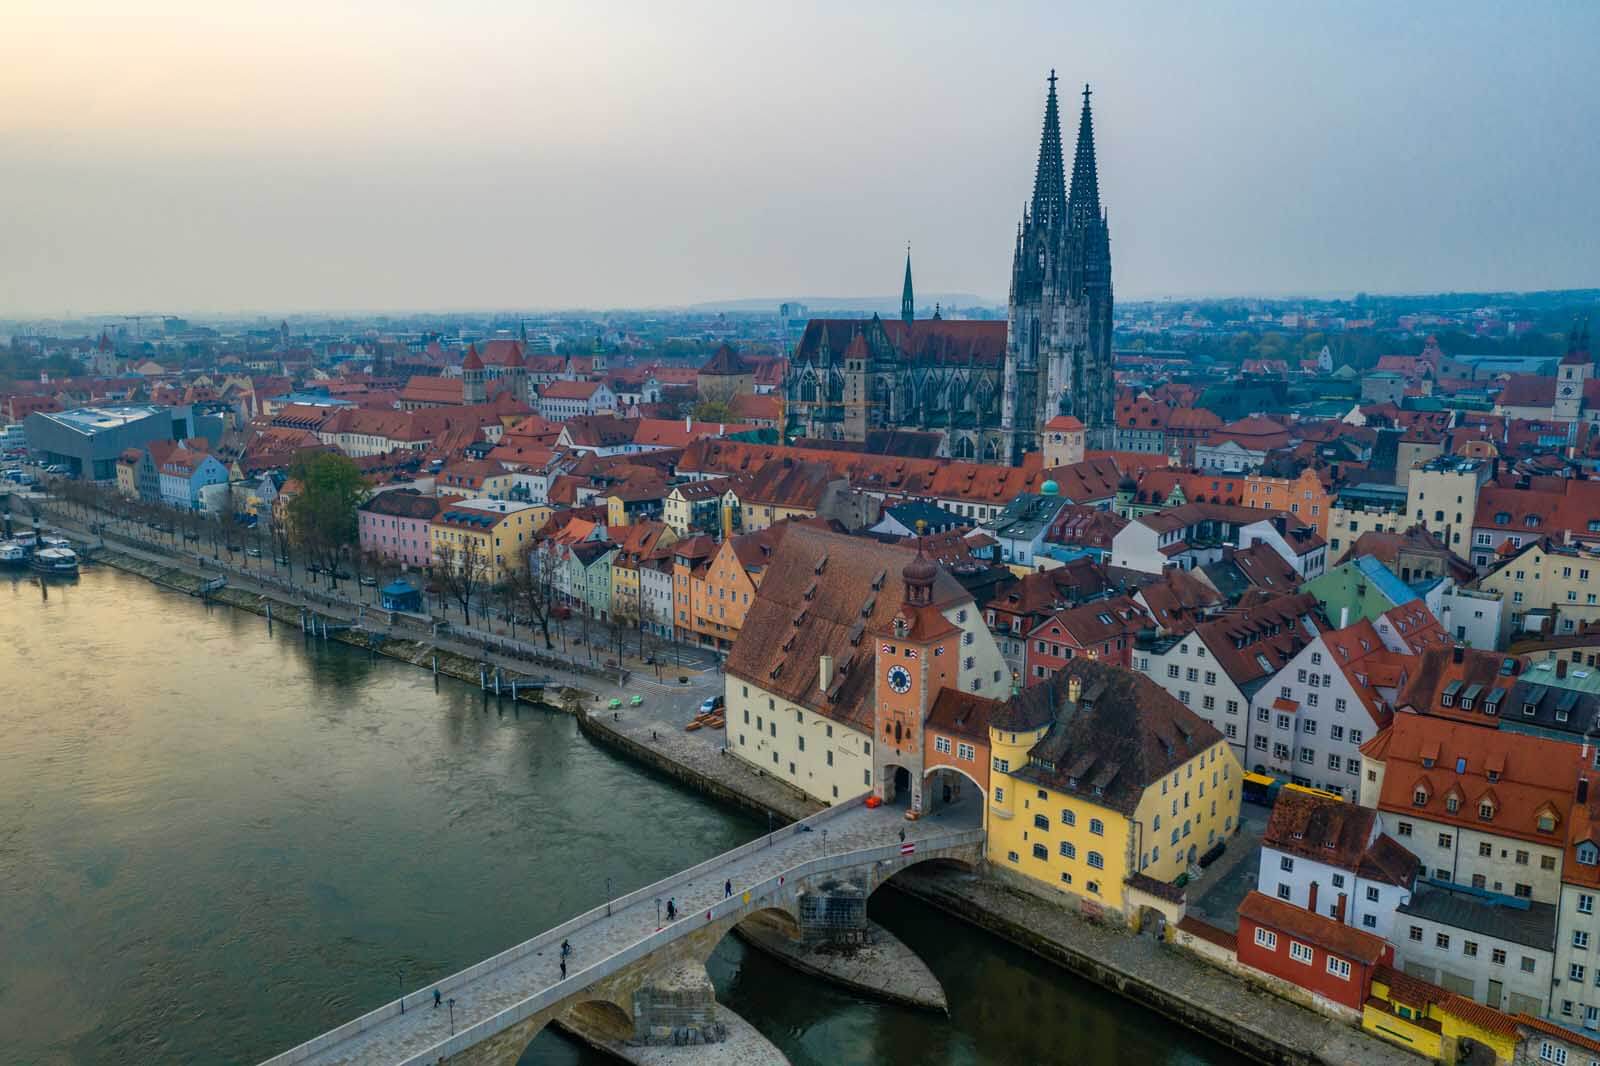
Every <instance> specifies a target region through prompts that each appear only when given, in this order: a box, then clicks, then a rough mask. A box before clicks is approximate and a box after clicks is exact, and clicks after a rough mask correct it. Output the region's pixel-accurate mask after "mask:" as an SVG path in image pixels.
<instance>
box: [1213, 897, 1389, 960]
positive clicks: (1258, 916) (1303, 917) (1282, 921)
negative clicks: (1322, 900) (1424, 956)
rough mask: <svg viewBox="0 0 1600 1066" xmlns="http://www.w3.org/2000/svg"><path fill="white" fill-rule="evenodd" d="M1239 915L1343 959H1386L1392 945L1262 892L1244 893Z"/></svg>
mask: <svg viewBox="0 0 1600 1066" xmlns="http://www.w3.org/2000/svg"><path fill="white" fill-rule="evenodd" d="M1239 917H1240V918H1246V919H1249V920H1250V921H1252V922H1254V923H1255V924H1257V925H1261V926H1265V927H1266V928H1268V929H1273V930H1276V931H1278V932H1282V933H1287V934H1288V935H1289V936H1291V937H1293V938H1294V939H1296V940H1301V941H1305V942H1306V943H1310V944H1315V945H1316V946H1318V947H1320V948H1322V949H1323V950H1325V951H1330V952H1332V953H1333V954H1335V955H1338V956H1339V957H1340V958H1343V959H1349V960H1353V961H1357V962H1362V963H1366V964H1367V965H1369V966H1370V965H1372V964H1373V963H1376V962H1378V961H1380V960H1381V959H1383V957H1384V953H1385V952H1386V951H1387V950H1388V948H1389V944H1388V941H1386V940H1384V939H1383V938H1382V937H1379V936H1374V935H1372V934H1371V933H1365V932H1362V931H1361V930H1360V929H1356V928H1353V927H1351V926H1348V925H1345V924H1344V923H1343V922H1339V921H1335V920H1334V919H1332V918H1328V917H1325V916H1323V915H1321V914H1314V913H1312V912H1311V911H1308V910H1306V909H1304V908H1303V907H1296V906H1295V905H1294V904H1293V903H1288V902H1285V901H1284V900H1281V899H1274V898H1273V897H1271V896H1265V895H1262V894H1261V893H1260V892H1251V893H1250V894H1249V895H1247V896H1245V898H1244V902H1242V903H1240V904H1239Z"/></svg>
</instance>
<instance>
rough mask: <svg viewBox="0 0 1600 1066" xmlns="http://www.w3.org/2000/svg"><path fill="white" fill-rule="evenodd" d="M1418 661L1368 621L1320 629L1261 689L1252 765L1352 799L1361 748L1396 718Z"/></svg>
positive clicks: (1254, 722) (1254, 713) (1252, 739)
mask: <svg viewBox="0 0 1600 1066" xmlns="http://www.w3.org/2000/svg"><path fill="white" fill-rule="evenodd" d="M1411 665H1412V663H1411V657H1410V656H1409V655H1406V654H1401V653H1397V652H1395V651H1392V650H1390V649H1389V648H1388V647H1387V646H1386V645H1385V644H1384V642H1383V638H1382V637H1381V636H1380V635H1379V633H1378V631H1377V629H1376V628H1375V627H1374V626H1373V624H1372V623H1371V622H1368V621H1366V620H1365V619H1363V620H1361V621H1359V622H1356V623H1354V624H1352V625H1350V626H1347V627H1345V628H1343V629H1336V630H1330V631H1325V632H1322V633H1319V634H1317V635H1316V636H1315V637H1314V638H1312V639H1311V641H1310V642H1308V643H1307V644H1306V646H1305V647H1304V648H1302V649H1301V650H1300V651H1299V652H1298V653H1296V654H1295V656H1294V658H1292V659H1290V660H1289V662H1288V663H1287V664H1285V666H1284V667H1283V669H1282V670H1280V671H1279V672H1278V675H1277V676H1276V677H1275V678H1273V680H1272V682H1271V683H1270V684H1268V685H1267V686H1265V687H1263V688H1262V689H1261V690H1260V691H1258V692H1257V693H1256V695H1255V698H1254V700H1253V701H1252V705H1251V722H1250V757H1249V764H1250V766H1251V767H1252V768H1253V769H1255V770H1256V772H1258V773H1268V774H1272V775H1273V776H1275V777H1278V778H1282V779H1288V780H1292V781H1293V782H1294V783H1295V784H1299V785H1309V786H1312V787H1315V788H1322V789H1327V790H1328V791H1330V792H1337V793H1340V794H1341V795H1343V796H1345V797H1347V798H1352V799H1353V798H1354V797H1355V796H1356V795H1357V793H1358V792H1359V791H1360V789H1361V756H1360V751H1361V745H1362V744H1364V743H1366V742H1367V741H1368V740H1370V739H1371V738H1372V737H1373V736H1374V735H1376V734H1377V732H1378V731H1379V730H1381V729H1382V728H1383V727H1384V726H1386V725H1388V724H1389V722H1390V720H1391V719H1392V718H1393V717H1394V711H1393V701H1394V699H1395V698H1396V696H1397V695H1398V693H1399V691H1400V689H1401V688H1402V687H1404V685H1405V681H1406V676H1407V669H1408V668H1409V667H1410V666H1411Z"/></svg>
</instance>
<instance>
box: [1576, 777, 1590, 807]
mask: <svg viewBox="0 0 1600 1066" xmlns="http://www.w3.org/2000/svg"><path fill="white" fill-rule="evenodd" d="M1577 799H1578V802H1579V803H1588V802H1589V779H1588V778H1587V777H1580V778H1578V796H1577Z"/></svg>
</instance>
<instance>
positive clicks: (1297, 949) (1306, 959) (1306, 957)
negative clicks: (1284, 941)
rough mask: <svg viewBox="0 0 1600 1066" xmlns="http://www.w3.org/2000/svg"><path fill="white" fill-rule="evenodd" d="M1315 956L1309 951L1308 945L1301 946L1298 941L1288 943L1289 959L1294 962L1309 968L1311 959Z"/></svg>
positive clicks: (1309, 946)
mask: <svg viewBox="0 0 1600 1066" xmlns="http://www.w3.org/2000/svg"><path fill="white" fill-rule="evenodd" d="M1315 954H1316V952H1314V951H1312V950H1311V945H1310V944H1302V943H1300V941H1298V940H1291V941H1289V957H1290V958H1291V959H1293V960H1294V961H1295V962H1303V963H1305V964H1306V965H1307V966H1310V965H1311V958H1312V956H1313V955H1315Z"/></svg>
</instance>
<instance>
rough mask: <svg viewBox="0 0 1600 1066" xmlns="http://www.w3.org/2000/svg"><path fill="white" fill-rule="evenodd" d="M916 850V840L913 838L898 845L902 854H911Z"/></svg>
mask: <svg viewBox="0 0 1600 1066" xmlns="http://www.w3.org/2000/svg"><path fill="white" fill-rule="evenodd" d="M916 850H917V842H916V841H915V840H908V841H906V842H905V843H904V844H901V845H900V854H902V855H911V854H913V853H915V852H916Z"/></svg>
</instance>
